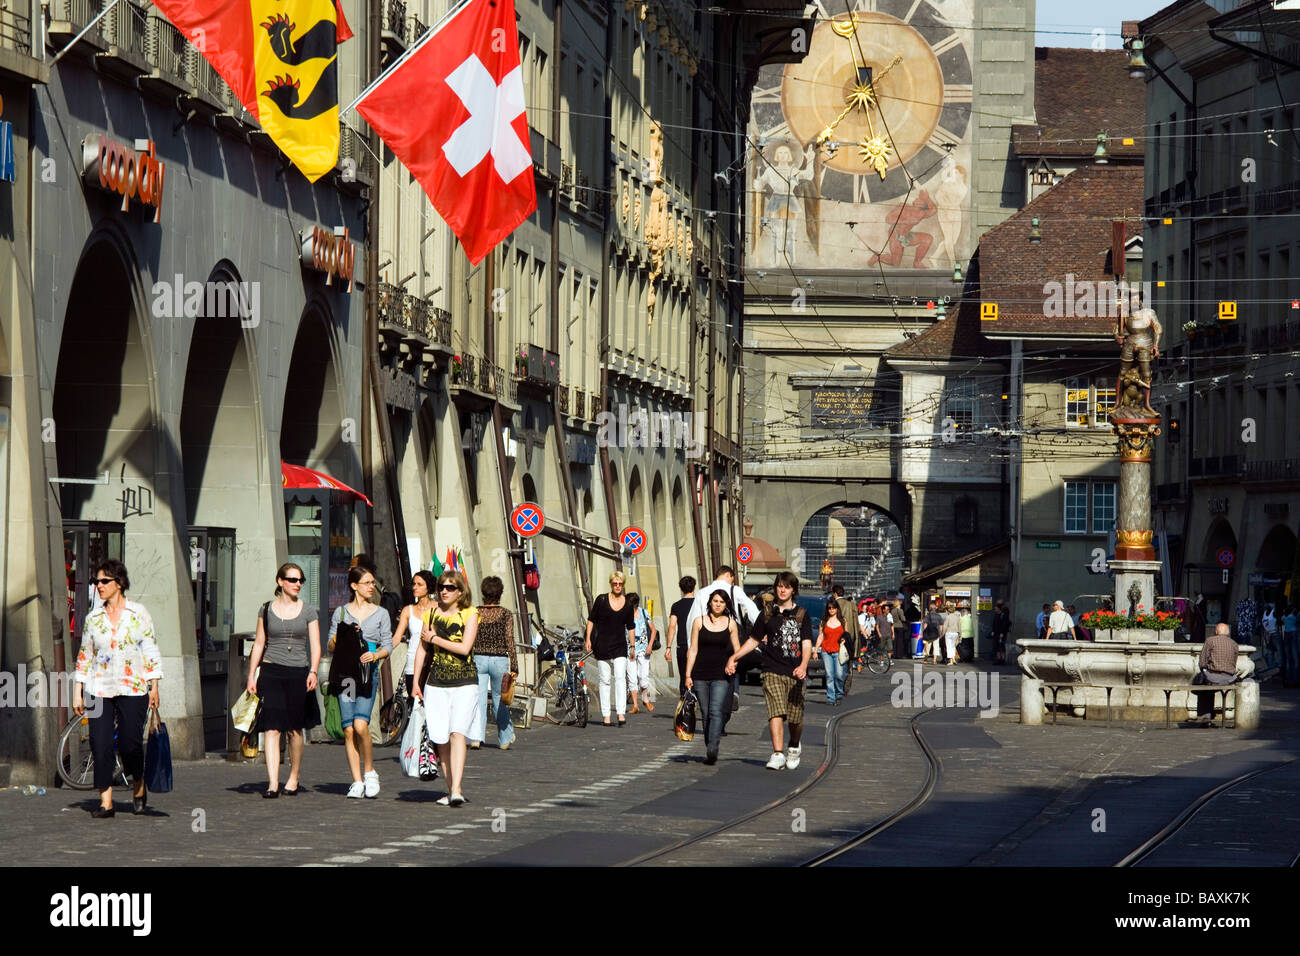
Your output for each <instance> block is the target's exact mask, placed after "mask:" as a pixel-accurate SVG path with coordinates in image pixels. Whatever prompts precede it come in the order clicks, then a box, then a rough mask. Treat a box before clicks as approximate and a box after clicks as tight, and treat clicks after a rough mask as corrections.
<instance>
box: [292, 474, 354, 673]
mask: <svg viewBox="0 0 1300 956" xmlns="http://www.w3.org/2000/svg"><path fill="white" fill-rule="evenodd" d="M341 497H342V495H341V494H340V493H338V492H330V491H323V490H322V491H309V490H307V489H303V488H295V489H293V490H288V489H286V490H285V492H284V522H285V527H286V528H287V529H288V532H289V560H290V561H292V562H293V563H294V564H296V565H298V566H299V567H300V568H302V573H303V577H304V578H305V580H304V581H303V585H302V591H301V600H302V601H303V602H304V603H306V604H309V605H311V606H312V607H314V608H316V613H317V615H319V617H320V621H321V628H320V633H321V642H322V643H324V641H325V635H326V634H328V633H329V614H330V608H334V607H338V606H339V605H341V604H346V603H347V602H348V600H349V598H350V597H351V595H350V594H349V592H348V566H349V565H350V564H351V563H352V554H353V550H352V519H353V513H352V508H353V506H352V503H351V502H343V501H340V500H338V499H339V498H341ZM322 653H324V650H323V649H322Z"/></svg>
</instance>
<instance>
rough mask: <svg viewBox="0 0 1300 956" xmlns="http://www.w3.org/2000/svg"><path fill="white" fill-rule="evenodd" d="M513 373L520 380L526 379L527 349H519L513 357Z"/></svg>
mask: <svg viewBox="0 0 1300 956" xmlns="http://www.w3.org/2000/svg"><path fill="white" fill-rule="evenodd" d="M515 373H516V374H517V375H518V376H519V377H520V378H527V377H528V349H526V348H521V349H520V350H519V354H518V355H516V356H515Z"/></svg>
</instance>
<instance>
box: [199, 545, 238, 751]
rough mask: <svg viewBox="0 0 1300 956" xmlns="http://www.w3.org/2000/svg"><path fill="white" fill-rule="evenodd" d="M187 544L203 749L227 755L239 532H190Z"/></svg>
mask: <svg viewBox="0 0 1300 956" xmlns="http://www.w3.org/2000/svg"><path fill="white" fill-rule="evenodd" d="M189 542H190V584H191V586H192V587H193V588H194V638H195V641H196V642H197V644H198V659H199V690H200V693H201V696H202V700H203V747H204V749H205V750H220V751H224V750H225V749H226V721H227V720H228V719H229V715H228V709H227V694H226V680H227V671H228V669H229V661H230V639H231V635H232V634H233V633H234V630H235V532H234V529H233V528H190V529H189Z"/></svg>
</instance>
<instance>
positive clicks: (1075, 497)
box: [1065, 481, 1088, 534]
mask: <svg viewBox="0 0 1300 956" xmlns="http://www.w3.org/2000/svg"><path fill="white" fill-rule="evenodd" d="M1087 531H1088V483H1087V482H1086V481H1067V482H1066V483H1065V533H1066V534H1086V533H1087Z"/></svg>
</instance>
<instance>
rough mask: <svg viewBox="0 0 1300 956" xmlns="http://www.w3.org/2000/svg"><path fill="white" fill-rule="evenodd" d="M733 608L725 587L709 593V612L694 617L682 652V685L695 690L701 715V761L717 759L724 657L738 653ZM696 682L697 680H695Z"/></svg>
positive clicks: (726, 690)
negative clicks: (702, 722) (703, 754)
mask: <svg viewBox="0 0 1300 956" xmlns="http://www.w3.org/2000/svg"><path fill="white" fill-rule="evenodd" d="M734 614H735V611H734V610H733V609H732V607H731V598H730V597H729V596H728V595H727V593H726V592H725V591H714V592H713V593H712V594H711V595H709V612H708V613H707V614H705V615H704V616H703V617H699V618H696V619H695V624H694V625H693V626H692V627H691V647H690V650H689V651H687V652H686V687H687V689H688V690H695V689H696V687H697V686H698V691H697V696H698V697H699V698H700V711H701V712H702V713H703V715H704V745H705V750H706V756H705V758H704V762H705V763H708V764H714V763H717V762H718V744H719V743H720V742H721V740H722V725H723V723H724V721H725V719H726V718H725V711H724V708H725V707H726V706H727V703H728V698H730V696H731V681H730V680H729V679H728V677H727V673H726V668H727V661H728V660H730V659H731V657H732V655H735V654H739V653H740V637H739V635H738V634H737V633H736V620H735V617H734ZM697 682H698V683H697Z"/></svg>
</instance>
